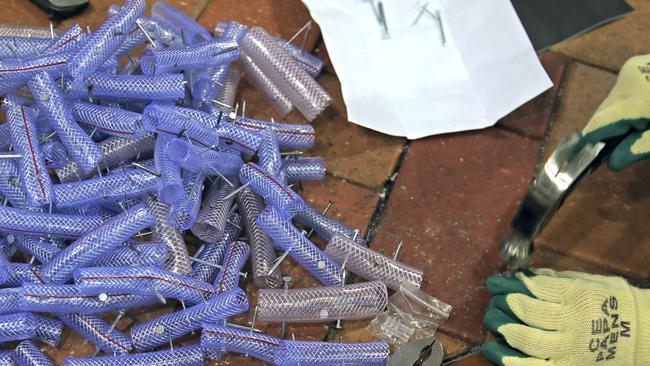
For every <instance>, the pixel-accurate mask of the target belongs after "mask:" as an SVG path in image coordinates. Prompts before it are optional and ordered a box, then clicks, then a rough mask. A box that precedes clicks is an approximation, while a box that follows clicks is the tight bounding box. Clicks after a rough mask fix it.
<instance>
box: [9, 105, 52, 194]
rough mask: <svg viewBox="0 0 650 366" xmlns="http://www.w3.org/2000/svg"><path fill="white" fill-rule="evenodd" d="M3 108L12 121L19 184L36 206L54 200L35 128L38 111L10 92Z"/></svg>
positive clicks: (12, 141) (10, 124)
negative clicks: (18, 155) (17, 160)
mask: <svg viewBox="0 0 650 366" xmlns="http://www.w3.org/2000/svg"><path fill="white" fill-rule="evenodd" d="M2 106H3V109H4V111H5V113H6V116H7V123H9V131H10V133H11V143H12V144H13V146H14V149H15V150H16V153H18V154H20V155H21V156H22V157H21V158H20V160H19V163H18V164H19V173H20V185H21V187H22V190H23V192H25V194H26V195H27V200H28V202H29V203H30V204H31V205H33V206H43V205H46V204H48V203H50V202H53V201H54V191H53V189H52V179H50V176H49V175H48V174H47V167H46V166H45V160H44V159H43V154H42V152H41V147H40V144H39V142H38V131H37V130H36V123H35V122H36V113H35V111H34V110H33V109H31V108H28V107H25V106H24V105H22V103H21V100H20V99H19V98H17V97H13V96H7V97H5V99H4V102H3V105H2Z"/></svg>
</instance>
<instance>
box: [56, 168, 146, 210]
mask: <svg viewBox="0 0 650 366" xmlns="http://www.w3.org/2000/svg"><path fill="white" fill-rule="evenodd" d="M145 165H148V164H145ZM157 187H158V177H156V176H155V175H153V174H151V173H149V172H147V171H144V170H140V169H127V168H122V169H119V170H116V171H113V172H112V173H111V174H109V175H106V176H103V177H97V178H93V179H86V180H82V181H80V182H70V183H62V184H56V185H54V193H55V195H56V197H57V201H56V206H57V207H73V206H79V205H96V204H102V203H108V202H113V201H119V200H128V199H131V198H135V197H140V196H142V195H143V194H145V193H147V192H152V191H155V190H156V189H157Z"/></svg>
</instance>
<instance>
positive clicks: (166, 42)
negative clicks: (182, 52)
mask: <svg viewBox="0 0 650 366" xmlns="http://www.w3.org/2000/svg"><path fill="white" fill-rule="evenodd" d="M140 24H141V25H142V26H143V27H144V29H146V30H147V32H148V33H149V34H150V35H151V37H152V38H153V39H154V40H155V41H156V43H157V44H158V45H161V46H163V47H179V46H182V45H183V39H182V37H181V34H180V33H176V32H175V31H174V30H172V29H169V28H167V27H165V26H164V25H163V24H161V23H160V22H159V21H158V20H157V19H154V18H153V17H150V16H145V17H142V18H140Z"/></svg>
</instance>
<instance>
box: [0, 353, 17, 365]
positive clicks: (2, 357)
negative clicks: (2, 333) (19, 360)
mask: <svg viewBox="0 0 650 366" xmlns="http://www.w3.org/2000/svg"><path fill="white" fill-rule="evenodd" d="M11 356H13V352H11V351H0V365H1V366H15V365H16V363H14V360H13V359H12V358H11Z"/></svg>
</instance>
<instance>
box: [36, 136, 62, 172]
mask: <svg viewBox="0 0 650 366" xmlns="http://www.w3.org/2000/svg"><path fill="white" fill-rule="evenodd" d="M41 151H42V152H43V158H44V159H45V163H46V164H47V167H48V168H52V169H60V168H63V166H65V164H66V163H67V162H68V153H67V152H66V150H65V147H63V144H62V143H60V142H59V141H50V142H46V143H44V144H43V145H41Z"/></svg>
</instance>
